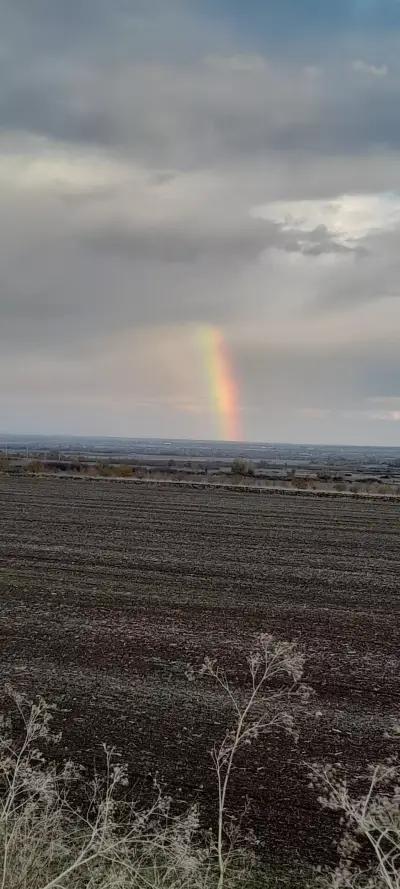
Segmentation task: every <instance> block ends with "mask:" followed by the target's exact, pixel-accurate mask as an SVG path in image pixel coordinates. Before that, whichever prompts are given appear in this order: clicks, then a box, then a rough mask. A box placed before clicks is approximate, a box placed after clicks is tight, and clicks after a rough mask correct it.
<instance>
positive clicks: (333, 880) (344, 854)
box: [311, 724, 400, 889]
mask: <svg viewBox="0 0 400 889" xmlns="http://www.w3.org/2000/svg"><path fill="white" fill-rule="evenodd" d="M391 737H392V738H397V739H399V740H400V726H399V725H398V724H395V725H393V730H392V733H391ZM311 778H312V784H313V785H314V786H316V787H317V788H319V790H322V794H321V796H320V797H319V800H320V802H321V804H322V805H323V806H325V807H327V808H330V809H333V810H334V811H337V812H339V813H340V816H341V819H340V820H341V824H342V826H343V834H342V837H341V840H340V842H339V846H338V850H339V854H340V861H339V864H338V867H337V868H336V869H335V871H334V873H333V874H331V875H329V876H328V877H327V878H326V880H325V884H328V885H329V886H330V887H332V889H344V887H354V889H355V887H357V889H358V887H359V889H400V763H399V757H398V755H394V756H392V757H391V758H390V759H387V760H386V761H385V762H382V763H378V764H377V765H374V766H370V768H369V769H368V772H367V775H365V776H364V781H363V783H364V786H365V787H366V789H365V790H364V791H363V792H362V793H361V794H356V793H355V792H354V791H353V792H352V791H351V790H350V787H349V782H348V779H347V777H346V775H345V774H344V773H343V770H341V769H340V768H338V767H335V766H331V765H327V766H324V767H322V768H321V767H320V766H317V765H315V766H314V767H313V769H312V775H311ZM352 783H353V782H352ZM368 850H369V853H370V854H369V855H368ZM371 853H372V854H371ZM363 857H364V861H365V858H366V857H367V860H368V863H367V864H365V863H363V864H360V860H362V859H363Z"/></svg>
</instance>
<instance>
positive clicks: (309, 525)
mask: <svg viewBox="0 0 400 889" xmlns="http://www.w3.org/2000/svg"><path fill="white" fill-rule="evenodd" d="M0 510H1V512H0V597H1V616H0V645H1V677H2V680H3V681H5V680H12V682H13V683H14V684H15V685H16V686H17V687H18V688H21V689H26V690H29V692H30V693H32V692H41V693H43V694H44V695H45V696H46V697H48V698H49V699H51V700H53V701H54V700H55V701H56V702H58V703H59V704H60V705H61V706H62V707H63V708H64V709H65V713H64V714H63V723H64V743H65V748H66V749H65V751H64V752H65V753H67V752H68V753H70V752H71V751H72V753H73V755H74V756H75V757H78V758H80V759H83V760H84V761H86V762H88V763H89V764H90V763H92V761H93V756H94V753H95V751H98V750H99V749H100V744H101V742H102V741H108V742H112V743H115V744H116V745H117V746H118V748H119V749H120V750H121V751H122V754H123V757H124V758H127V759H128V760H129V763H130V766H131V772H132V774H133V775H134V776H137V778H138V780H140V781H141V782H142V783H143V780H144V781H145V780H146V776H149V775H150V774H154V772H155V771H158V772H159V774H160V775H161V776H163V777H164V779H165V782H166V784H167V787H168V789H170V790H171V792H172V793H173V794H174V796H175V797H178V798H181V799H182V800H189V799H193V798H194V797H196V796H197V797H199V798H200V801H201V802H202V804H203V805H204V807H205V810H206V811H209V810H210V809H212V805H213V803H212V800H213V797H214V785H213V775H212V772H211V764H210V758H209V755H208V750H209V748H210V746H211V745H212V743H213V741H214V740H217V739H218V738H220V737H221V735H222V733H223V729H224V726H225V725H226V724H227V721H229V710H228V708H227V706H226V705H225V703H224V701H223V700H222V699H221V698H220V697H219V695H217V694H216V693H214V692H213V691H212V690H211V689H210V688H208V687H207V686H206V685H202V684H201V682H200V683H195V684H193V683H189V682H188V681H187V679H186V678H185V669H186V665H187V664H188V663H191V664H193V665H194V666H196V665H199V664H200V663H201V662H202V660H203V657H204V655H205V654H209V655H216V656H218V657H219V659H220V660H221V661H222V662H223V663H224V664H225V665H226V666H227V668H228V669H229V671H230V672H231V674H232V676H236V679H237V682H238V683H241V682H242V681H243V675H244V674H243V668H242V666H241V664H242V659H243V656H244V652H245V651H247V650H248V647H249V645H250V643H251V639H252V638H253V636H254V634H255V633H257V632H258V631H260V630H267V631H272V632H274V633H276V634H277V635H279V636H282V637H284V638H289V639H297V640H299V641H300V642H301V643H303V644H304V645H306V647H307V652H308V658H307V668H306V677H305V678H306V681H307V682H309V683H310V684H312V685H313V686H314V688H315V689H316V692H317V701H316V703H315V705H314V707H313V708H312V711H311V710H310V712H309V713H302V714H300V715H299V719H300V723H301V738H300V742H299V745H298V746H297V747H296V746H295V745H294V744H292V743H291V741H289V740H288V739H286V738H283V737H282V736H280V737H278V738H275V739H264V740H262V741H259V742H257V745H256V746H255V747H254V748H253V749H252V752H251V754H250V756H249V759H248V762H247V764H246V763H244V762H241V763H240V764H239V766H240V767H239V769H238V771H237V774H236V778H235V784H234V787H233V797H234V800H235V801H236V804H237V806H238V808H240V800H241V799H242V797H243V794H244V793H245V792H248V791H249V792H250V795H251V797H252V803H251V808H250V815H249V818H250V820H251V821H252V822H253V823H255V824H256V826H257V829H258V832H259V835H260V836H262V837H263V838H264V839H265V841H266V842H268V844H269V846H270V847H272V848H273V850H274V854H276V856H277V857H278V858H279V857H284V858H285V857H286V856H293V855H294V854H295V853H297V852H299V853H300V855H301V856H302V857H303V856H308V857H311V858H320V857H321V855H323V856H324V857H325V858H326V857H327V855H328V854H329V850H330V848H331V819H330V816H328V815H327V814H326V813H324V812H321V811H320V810H319V807H318V805H317V804H316V803H315V800H314V797H313V793H312V791H311V790H309V789H308V787H307V770H306V767H305V765H304V761H310V760H315V759H316V758H319V759H321V758H329V759H330V760H334V761H335V760H341V761H344V762H347V763H349V764H350V765H351V768H352V770H353V771H355V772H360V770H361V769H362V767H363V765H364V764H365V762H367V761H369V760H372V759H374V758H375V757H376V756H378V755H382V752H385V751H386V749H387V748H386V746H385V744H384V741H383V739H382V734H383V730H384V728H385V726H386V724H387V722H388V720H389V719H390V717H391V716H392V715H394V714H396V713H398V712H399V710H400V697H399V695H400V672H399V661H398V657H399V642H400V623H399V610H400V581H399V577H400V545H399V544H400V508H399V506H398V505H397V504H395V503H385V502H380V503H379V502H373V501H372V502H367V501H360V500H353V501H352V500H350V499H348V500H347V499H343V500H342V499H341V500H337V499H322V498H315V499H314V498H311V497H308V496H301V495H300V496H299V495H296V496H293V497H291V496H290V495H287V494H286V495H285V496H281V495H279V494H270V495H264V496H262V497H260V496H259V495H258V494H256V493H254V494H252V493H246V494H242V493H238V492H233V491H228V490H222V489H219V490H213V489H211V488H210V489H209V490H207V489H199V490H194V489H193V490H191V489H177V488H175V487H171V488H170V489H168V488H167V487H161V486H160V487H158V486H156V485H154V484H149V485H146V484H141V485H136V484H134V483H130V482H126V483H118V482H101V481H96V482H95V483H94V482H92V483H90V482H84V481H80V482H73V481H65V480H64V481H61V480H60V481H59V480H57V479H54V480H46V479H32V480H26V479H10V478H5V477H3V478H1V479H0ZM315 710H320V711H321V712H322V715H321V716H319V717H318V718H316V717H315V716H314V711H315Z"/></svg>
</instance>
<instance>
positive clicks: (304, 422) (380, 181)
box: [0, 0, 400, 445]
mask: <svg viewBox="0 0 400 889" xmlns="http://www.w3.org/2000/svg"><path fill="white" fill-rule="evenodd" d="M0 21H1V28H0V69H1V70H0V126H1V129H0V192H1V200H0V224H1V231H2V237H1V239H0V431H2V432H11V433H17V432H20V433H40V432H43V433H58V434H79V435H83V434H87V435H91V434H93V435H118V436H123V435H126V436H135V437H136V436H156V437H165V436H167V437H169V438H172V437H174V438H180V437H182V438H195V439H199V438H202V439H210V438H229V437H232V438H233V437H235V438H238V439H239V440H257V441H291V442H315V443H332V444H334V443H343V444H346V443H348V444H372V445H379V444H382V445H399V443H400V250H399V245H400V116H399V99H400V0H335V2H328V0H279V2H278V0H268V2H266V0H246V2H244V0H112V2H110V0H1V4H0ZM205 344H208V345H207V346H205ZM213 349H214V354H211V353H212V350H213Z"/></svg>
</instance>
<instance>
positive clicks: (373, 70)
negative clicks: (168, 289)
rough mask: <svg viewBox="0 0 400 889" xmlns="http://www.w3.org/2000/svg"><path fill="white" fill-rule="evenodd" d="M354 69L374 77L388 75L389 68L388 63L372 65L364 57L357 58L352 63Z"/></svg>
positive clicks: (358, 72)
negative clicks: (364, 60)
mask: <svg viewBox="0 0 400 889" xmlns="http://www.w3.org/2000/svg"><path fill="white" fill-rule="evenodd" d="M352 67H353V71H356V72H357V74H370V75H372V77H387V75H388V73H389V69H388V66H387V65H371V64H368V62H363V60H362V59H355V61H354V62H353V64H352Z"/></svg>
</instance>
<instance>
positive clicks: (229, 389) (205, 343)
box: [200, 325, 242, 441]
mask: <svg viewBox="0 0 400 889" xmlns="http://www.w3.org/2000/svg"><path fill="white" fill-rule="evenodd" d="M200 342H201V347H202V351H203V355H204V361H205V365H206V371H207V376H208V380H209V387H210V392H211V397H212V403H213V408H214V410H215V412H216V414H217V416H218V425H219V437H220V438H222V439H223V440H224V441H240V440H241V437H242V436H241V432H240V422H239V399H238V391H237V385H236V381H235V378H234V374H233V369H232V362H231V359H230V355H229V352H228V349H227V345H226V343H225V341H224V338H223V335H222V333H221V331H220V330H219V329H218V328H217V327H212V326H211V325H207V326H204V327H202V328H201V330H200Z"/></svg>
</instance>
